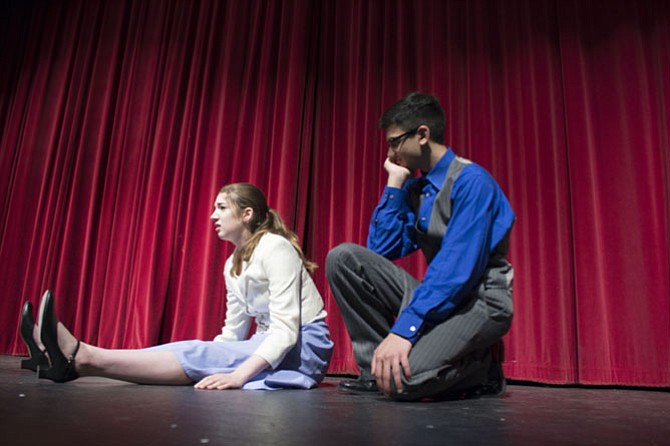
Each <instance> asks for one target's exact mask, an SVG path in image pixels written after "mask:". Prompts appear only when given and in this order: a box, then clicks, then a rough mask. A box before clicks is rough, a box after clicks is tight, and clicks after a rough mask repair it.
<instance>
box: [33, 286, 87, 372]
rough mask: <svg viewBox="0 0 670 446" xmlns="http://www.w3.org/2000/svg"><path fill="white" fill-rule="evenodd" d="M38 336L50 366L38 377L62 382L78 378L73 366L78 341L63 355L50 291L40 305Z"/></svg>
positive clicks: (77, 349) (45, 294)
mask: <svg viewBox="0 0 670 446" xmlns="http://www.w3.org/2000/svg"><path fill="white" fill-rule="evenodd" d="M39 321H40V338H41V339H42V343H43V344H44V346H45V347H46V349H47V354H48V355H49V363H50V364H51V368H49V369H47V370H40V371H39V377H40V378H47V379H50V380H52V381H55V382H58V383H64V382H67V381H72V380H73V379H77V378H79V375H78V374H77V371H76V370H75V368H74V358H75V356H76V355H77V352H78V351H79V341H77V346H76V347H75V349H74V353H72V355H70V356H69V357H67V358H66V357H65V355H64V354H63V352H62V351H61V350H60V347H59V346H58V318H57V317H56V309H55V308H54V296H53V293H52V292H51V291H47V292H46V293H44V297H43V298H42V305H41V306H40V316H39Z"/></svg>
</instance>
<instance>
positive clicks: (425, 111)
mask: <svg viewBox="0 0 670 446" xmlns="http://www.w3.org/2000/svg"><path fill="white" fill-rule="evenodd" d="M424 124H425V125H427V126H428V127H429V128H430V139H432V140H433V141H435V142H437V143H440V144H444V125H445V117H444V110H443V109H442V106H441V105H440V102H439V101H438V100H437V98H436V97H435V96H431V95H429V94H424V93H418V92H414V93H410V94H408V95H407V96H405V97H404V98H402V99H401V100H399V101H398V102H396V103H395V104H393V105H392V106H391V107H389V108H388V109H387V110H386V111H385V112H384V114H382V117H381V118H379V126H380V127H381V128H382V129H384V130H387V129H388V128H389V127H391V126H392V125H396V126H398V127H399V128H400V129H401V130H404V131H410V130H413V129H415V128H417V127H419V126H420V125H424Z"/></svg>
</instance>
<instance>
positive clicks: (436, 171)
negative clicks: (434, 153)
mask: <svg viewBox="0 0 670 446" xmlns="http://www.w3.org/2000/svg"><path fill="white" fill-rule="evenodd" d="M455 157H456V155H455V154H454V152H452V151H451V148H449V147H447V151H446V152H445V154H444V155H442V158H440V160H439V161H438V162H437V164H435V166H433V168H432V169H430V172H428V173H427V174H425V175H423V179H424V180H425V181H428V182H429V183H430V184H432V185H433V186H434V187H435V188H436V189H440V188H441V187H442V185H443V184H444V180H445V179H446V178H447V170H448V169H449V165H450V164H451V162H452V161H453V159H454V158H455Z"/></svg>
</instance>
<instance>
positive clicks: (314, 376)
mask: <svg viewBox="0 0 670 446" xmlns="http://www.w3.org/2000/svg"><path fill="white" fill-rule="evenodd" d="M266 337H267V333H263V334H255V335H253V336H252V337H251V338H249V339H248V340H245V341H230V342H218V341H217V342H215V341H180V342H172V343H170V344H164V345H159V346H156V347H151V348H148V349H146V350H153V351H156V350H167V351H171V352H174V354H175V355H177V360H178V361H179V363H180V364H181V366H182V368H183V369H184V373H186V375H187V376H188V377H189V378H191V379H192V380H193V381H195V382H197V381H200V380H201V379H203V378H205V377H206V376H209V375H213V374H215V373H231V372H233V371H234V370H235V369H236V368H237V367H239V365H240V364H242V363H243V362H244V361H246V360H247V358H249V357H250V356H251V355H252V354H253V353H254V352H255V351H256V349H257V348H258V346H259V345H260V344H261V342H263V340H264V339H265V338H266ZM332 352H333V341H331V340H330V333H329V332H328V326H327V325H326V322H325V321H323V320H321V321H316V322H312V323H310V324H307V325H303V326H302V327H301V330H300V335H299V337H298V342H297V344H296V345H295V347H293V348H292V349H291V350H290V351H289V352H288V354H287V355H286V357H285V358H284V360H283V361H282V362H281V363H280V364H279V366H277V368H276V369H274V370H270V369H266V370H264V371H262V372H261V373H259V374H258V375H256V376H254V377H253V378H251V380H250V381H248V382H247V383H246V384H244V386H242V388H243V389H252V390H256V389H264V390H275V389H310V388H312V387H314V386H316V385H317V384H319V383H320V382H321V381H322V380H323V378H324V377H325V376H326V372H327V371H328V365H329V364H330V357H331V354H332Z"/></svg>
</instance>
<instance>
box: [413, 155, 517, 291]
mask: <svg viewBox="0 0 670 446" xmlns="http://www.w3.org/2000/svg"><path fill="white" fill-rule="evenodd" d="M471 163H472V162H471V161H469V160H467V159H465V158H460V157H455V158H454V160H453V161H452V162H451V164H450V165H449V169H447V176H446V178H445V179H444V184H443V186H442V189H440V191H439V192H438V193H437V196H436V197H435V201H434V202H433V209H432V212H431V214H430V222H429V224H428V230H427V231H426V232H423V231H422V230H420V229H419V227H418V223H417V224H415V229H416V240H417V243H418V244H419V248H420V249H421V251H423V254H424V256H426V260H427V261H428V263H429V264H430V262H431V261H432V260H433V258H434V257H435V255H436V254H437V252H438V251H439V250H440V247H441V246H442V239H443V238H444V234H445V233H446V232H447V225H449V220H450V219H451V189H452V188H453V186H454V183H455V182H456V179H457V178H458V176H459V175H460V174H461V172H462V171H463V168H464V167H465V166H467V165H468V164H471ZM420 183H421V182H420V181H417V182H416V183H415V184H414V188H413V190H410V191H409V197H410V206H411V207H412V210H413V211H414V214H415V215H418V213H419V207H420V206H421V203H422V202H423V199H424V197H423V195H422V194H421V187H422V185H421V184H420ZM508 249H509V231H508V232H507V234H505V237H503V239H502V240H501V241H500V243H498V245H497V246H496V248H495V249H494V250H493V252H492V253H491V256H490V257H489V261H488V264H487V268H486V271H485V273H484V276H485V277H483V278H482V279H483V281H484V282H488V283H490V282H494V283H495V284H496V285H497V286H499V287H502V288H508V287H511V277H512V267H511V265H510V264H509V262H508V261H507V259H506V256H507V251H508Z"/></svg>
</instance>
